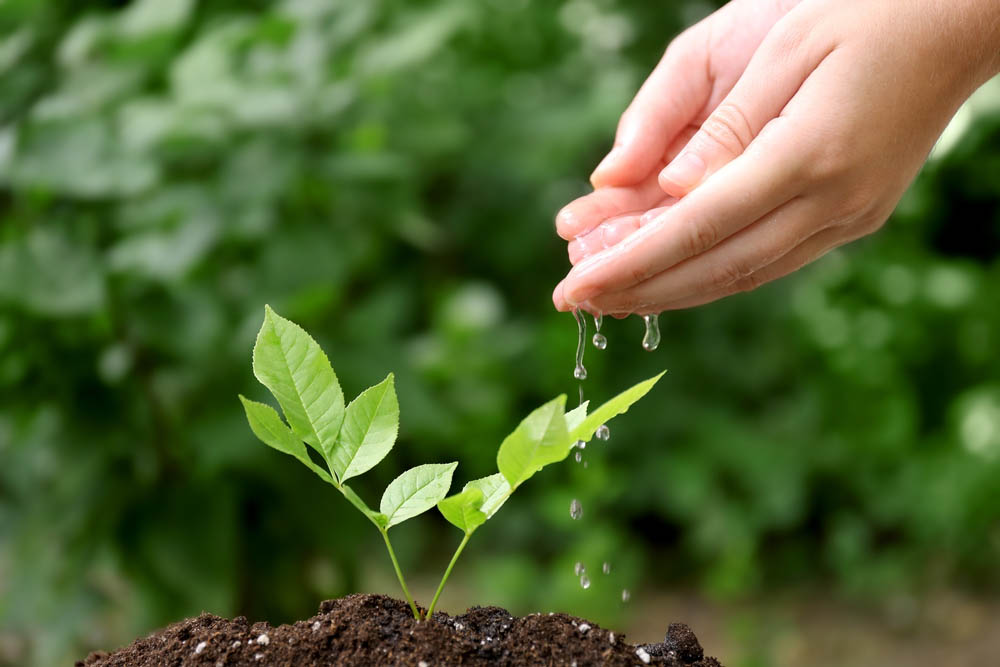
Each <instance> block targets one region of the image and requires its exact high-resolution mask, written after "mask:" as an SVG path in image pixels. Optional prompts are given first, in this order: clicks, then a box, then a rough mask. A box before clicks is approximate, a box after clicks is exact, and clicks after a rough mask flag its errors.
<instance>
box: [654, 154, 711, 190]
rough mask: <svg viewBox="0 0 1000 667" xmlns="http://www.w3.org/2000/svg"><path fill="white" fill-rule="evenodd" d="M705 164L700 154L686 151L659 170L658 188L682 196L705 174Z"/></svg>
mask: <svg viewBox="0 0 1000 667" xmlns="http://www.w3.org/2000/svg"><path fill="white" fill-rule="evenodd" d="M707 168H708V167H707V165H706V164H705V161H704V160H703V159H702V158H701V156H700V155H698V154H697V153H694V152H692V151H686V152H683V153H681V154H680V155H679V156H677V157H676V158H675V159H674V160H673V161H672V162H671V163H670V164H668V165H667V166H666V167H664V168H663V170H662V171H660V175H659V176H658V177H657V182H658V183H659V184H660V189H661V190H663V191H664V192H666V193H667V194H668V195H671V196H673V197H683V196H684V195H686V194H687V193H689V192H690V191H691V190H693V189H694V187H695V186H696V185H698V183H699V182H700V181H701V179H702V178H703V177H704V176H705V171H706V170H707Z"/></svg>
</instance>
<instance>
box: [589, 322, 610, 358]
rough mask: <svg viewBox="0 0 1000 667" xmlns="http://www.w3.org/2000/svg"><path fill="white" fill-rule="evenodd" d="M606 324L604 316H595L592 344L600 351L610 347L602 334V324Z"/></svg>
mask: <svg viewBox="0 0 1000 667" xmlns="http://www.w3.org/2000/svg"><path fill="white" fill-rule="evenodd" d="M602 322H604V316H603V315H594V329H595V331H594V337H593V338H591V339H590V340H591V342H592V343H593V344H594V347H596V348H597V349H598V350H603V349H604V348H606V347H607V346H608V339H607V338H606V337H605V336H604V334H602V333H601V323H602Z"/></svg>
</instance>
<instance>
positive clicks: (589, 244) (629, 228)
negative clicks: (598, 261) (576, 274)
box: [568, 197, 677, 264]
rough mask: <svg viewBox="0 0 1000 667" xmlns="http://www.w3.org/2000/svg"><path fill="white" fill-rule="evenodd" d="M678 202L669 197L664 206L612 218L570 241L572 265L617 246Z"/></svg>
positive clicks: (569, 249)
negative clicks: (639, 213)
mask: <svg viewBox="0 0 1000 667" xmlns="http://www.w3.org/2000/svg"><path fill="white" fill-rule="evenodd" d="M676 201H677V200H676V199H674V198H673V197H668V198H667V199H666V200H664V201H663V202H660V203H661V204H663V206H659V207H657V208H654V209H650V210H649V211H646V212H645V213H643V214H642V215H635V214H633V215H625V216H620V217H618V218H612V219H611V220H608V221H606V222H602V223H601V224H600V225H598V226H597V227H596V228H595V229H592V230H591V231H589V232H587V233H586V234H583V235H582V236H578V237H577V238H575V239H573V240H572V241H570V242H569V245H568V252H569V261H570V263H571V264H576V263H577V262H579V261H580V260H583V259H586V258H587V257H590V256H591V255H593V254H595V253H598V252H600V251H602V250H605V249H606V248H610V247H611V246H613V245H617V244H618V243H620V242H621V241H622V240H624V239H625V238H626V237H627V236H628V235H629V234H631V233H632V232H634V231H635V230H636V229H638V228H639V227H641V226H642V225H645V224H648V223H649V222H651V221H652V220H655V219H656V217H657V216H658V215H659V214H660V213H663V212H664V211H666V210H667V209H668V208H670V206H671V205H672V204H673V203H675V202H676Z"/></svg>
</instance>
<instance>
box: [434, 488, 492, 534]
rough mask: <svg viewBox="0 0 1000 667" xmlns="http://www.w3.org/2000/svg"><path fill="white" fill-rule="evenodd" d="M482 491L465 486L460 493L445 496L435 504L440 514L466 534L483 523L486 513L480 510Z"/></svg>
mask: <svg viewBox="0 0 1000 667" xmlns="http://www.w3.org/2000/svg"><path fill="white" fill-rule="evenodd" d="M482 505H483V492H482V491H481V490H479V489H476V488H466V489H464V490H463V491H462V492H461V493H456V494H455V495H453V496H450V497H448V498H445V499H444V500H442V501H441V502H439V503H438V504H437V507H438V511H440V512H441V515H442V516H443V517H444V518H445V519H447V520H448V521H449V522H451V524H452V525H454V526H455V527H457V528H458V529H459V530H461V531H462V532H464V533H465V534H466V535H468V534H470V533H472V531H474V530H475V529H476V528H478V527H479V526H481V525H483V523H484V522H485V521H486V515H485V514H483V512H481V511H480V508H481V507H482Z"/></svg>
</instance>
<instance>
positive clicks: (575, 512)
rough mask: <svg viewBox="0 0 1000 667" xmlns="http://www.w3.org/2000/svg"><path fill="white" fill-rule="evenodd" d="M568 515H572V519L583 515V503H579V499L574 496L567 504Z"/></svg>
mask: <svg viewBox="0 0 1000 667" xmlns="http://www.w3.org/2000/svg"><path fill="white" fill-rule="evenodd" d="M569 515H570V516H571V517H573V519H574V520H575V519H579V518H580V517H581V516H583V505H581V504H580V501H579V500H577V499H576V498H574V499H573V502H571V503H570V504H569Z"/></svg>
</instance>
